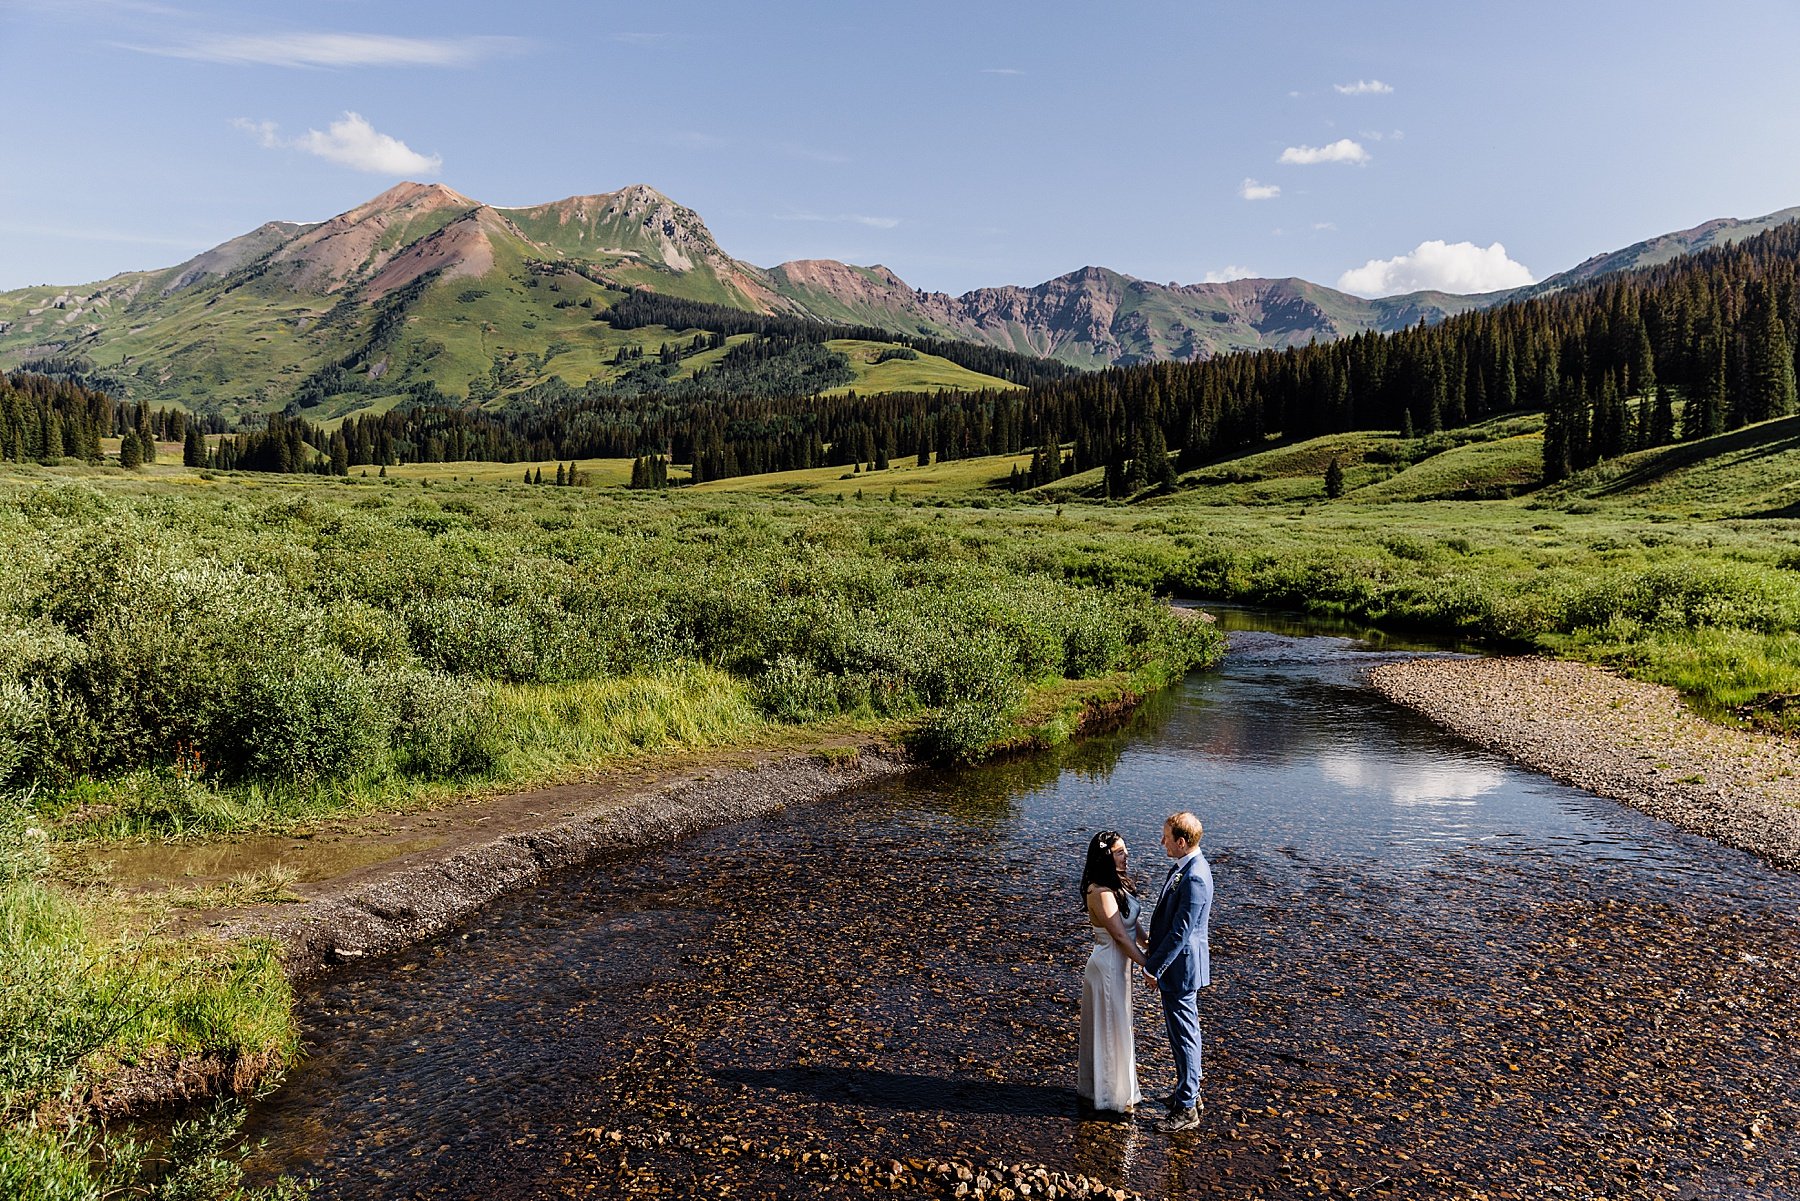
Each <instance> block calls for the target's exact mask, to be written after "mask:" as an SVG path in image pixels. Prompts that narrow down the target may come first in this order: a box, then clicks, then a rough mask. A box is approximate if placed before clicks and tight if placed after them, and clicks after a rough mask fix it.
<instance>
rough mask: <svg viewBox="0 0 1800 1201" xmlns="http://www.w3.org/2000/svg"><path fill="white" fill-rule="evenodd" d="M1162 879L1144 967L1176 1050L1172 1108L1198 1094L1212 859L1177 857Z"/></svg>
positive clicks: (1186, 1105)
mask: <svg viewBox="0 0 1800 1201" xmlns="http://www.w3.org/2000/svg"><path fill="white" fill-rule="evenodd" d="M1171 870H1172V872H1173V874H1171V875H1170V877H1169V880H1168V882H1167V883H1166V884H1164V885H1163V890H1162V895H1161V896H1160V897H1158V898H1157V900H1156V912H1154V913H1152V914H1151V915H1150V949H1149V950H1148V951H1146V952H1144V967H1145V970H1147V971H1148V972H1149V973H1150V974H1151V975H1152V976H1155V977H1156V989H1157V991H1158V992H1159V993H1161V994H1162V1003H1163V1019H1164V1021H1165V1022H1166V1023H1167V1024H1168V1028H1169V1047H1170V1049H1171V1050H1173V1051H1174V1052H1175V1077H1176V1083H1175V1096H1174V1105H1175V1108H1176V1109H1191V1108H1193V1106H1194V1104H1195V1103H1196V1102H1197V1101H1198V1100H1199V1098H1200V1074H1201V1073H1200V1004H1199V997H1198V996H1197V994H1198V992H1199V990H1200V989H1202V988H1205V987H1206V986H1207V985H1209V984H1211V983H1212V960H1211V956H1210V952H1209V950H1208V948H1207V943H1206V936H1207V923H1208V922H1209V921H1210V920H1211V917H1212V899H1213V881H1212V865H1211V864H1209V863H1207V862H1206V856H1205V855H1202V854H1200V853H1199V852H1198V851H1196V852H1194V854H1193V857H1192V858H1190V859H1186V860H1183V861H1181V862H1180V863H1178V864H1177V865H1176V869H1171Z"/></svg>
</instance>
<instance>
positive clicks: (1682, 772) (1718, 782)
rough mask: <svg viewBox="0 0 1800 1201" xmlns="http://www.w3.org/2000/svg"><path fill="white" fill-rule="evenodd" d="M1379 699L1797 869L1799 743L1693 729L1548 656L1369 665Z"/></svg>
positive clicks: (1662, 695) (1631, 688) (1674, 709)
mask: <svg viewBox="0 0 1800 1201" xmlns="http://www.w3.org/2000/svg"><path fill="white" fill-rule="evenodd" d="M1370 682H1371V683H1372V684H1373V685H1374V686H1375V688H1376V690H1377V691H1379V692H1380V693H1381V694H1382V695H1384V696H1386V697H1387V698H1388V699H1390V700H1393V701H1397V702H1398V703H1400V704H1402V705H1406V706H1408V707H1409V708H1412V709H1416V710H1418V711H1419V712H1421V713H1423V714H1425V715H1426V716H1427V717H1430V718H1431V719H1432V720H1434V721H1436V722H1438V723H1439V724H1441V725H1444V726H1447V727H1449V728H1450V729H1451V730H1454V731H1455V732H1456V733H1458V734H1460V735H1462V736H1463V737H1465V738H1468V739H1470V740H1472V741H1474V742H1478V743H1481V744H1482V745H1483V746H1487V747H1491V748H1493V749H1494V750H1497V751H1500V752H1503V753H1504V754H1506V755H1508V756H1510V757H1511V758H1513V759H1516V760H1518V761H1519V762H1520V763H1523V764H1525V765H1526V766H1528V767H1532V768H1535V769H1537V770H1538V771H1541V772H1544V773H1545V774H1547V775H1550V776H1553V777H1555V778H1556V779H1558V780H1562V781H1564V782H1566V783H1569V784H1573V785H1575V786H1577V787H1579V788H1585V789H1587V790H1588V791H1590V792H1594V793H1597V794H1599V795H1600V796H1604V797H1611V798H1612V799H1614V800H1617V801H1623V802H1624V803H1625V804H1627V805H1630V806H1632V807H1633V808H1636V809H1640V810H1642V811H1643V812H1645V813H1648V814H1649V815H1650V816H1652V817H1656V818H1660V819H1662V820H1664V821H1667V822H1671V823H1673V824H1674V825H1677V826H1680V827H1681V828H1683V829H1684V830H1691V831H1693V832H1694V833H1697V834H1703V835H1705V836H1706V837H1708V838H1712V839H1716V840H1717V841H1719V842H1722V843H1724V844H1725V845H1727V846H1731V847H1737V848H1738V849H1740V850H1745V851H1749V852H1751V853H1752V854H1755V855H1759V856H1761V857H1762V858H1764V859H1766V860H1768V861H1769V862H1771V863H1774V864H1776V865H1778V866H1780V867H1784V868H1788V869H1800V744H1796V743H1795V742H1794V741H1792V740H1789V739H1783V738H1780V737H1776V736H1773V735H1768V734H1761V733H1756V732H1753V731H1749V730H1734V729H1729V728H1726V727H1723V726H1719V725H1715V724H1713V723H1712V722H1708V721H1704V720H1702V719H1701V718H1699V717H1697V716H1695V715H1694V714H1693V713H1692V712H1690V711H1689V710H1688V709H1687V708H1686V706H1684V705H1683V704H1682V703H1681V698H1680V697H1679V695H1678V694H1677V693H1676V692H1675V691H1674V690H1673V689H1670V688H1665V687H1663V686H1661V685H1658V684H1645V683H1641V682H1639V681H1636V680H1628V679H1625V678H1623V677H1621V676H1618V675H1614V674H1613V673H1612V672H1609V671H1605V670H1603V669H1601V668H1598V667H1594V666H1592V665H1590V664H1586V663H1567V662H1561V661H1558V660H1551V659H1531V658H1521V659H1414V660H1411V661H1409V662H1406V663H1392V664H1386V665H1384V666H1381V667H1377V668H1375V669H1374V670H1373V671H1372V672H1371V673H1370Z"/></svg>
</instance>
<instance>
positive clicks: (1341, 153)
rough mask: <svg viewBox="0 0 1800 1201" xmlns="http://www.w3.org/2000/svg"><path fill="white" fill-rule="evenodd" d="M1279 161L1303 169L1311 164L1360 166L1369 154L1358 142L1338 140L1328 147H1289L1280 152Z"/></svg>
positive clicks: (1366, 160)
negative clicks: (1349, 164) (1350, 164)
mask: <svg viewBox="0 0 1800 1201" xmlns="http://www.w3.org/2000/svg"><path fill="white" fill-rule="evenodd" d="M1280 161H1281V162H1284V163H1294V164H1297V165H1299V166H1303V167H1305V166H1311V165H1312V164H1313V163H1358V164H1361V163H1366V162H1368V161H1369V152H1368V151H1367V150H1364V149H1363V148H1362V144H1361V143H1360V142H1353V141H1351V140H1350V139H1349V138H1339V139H1338V140H1337V141H1335V142H1333V143H1331V144H1330V145H1329V146H1289V147H1288V148H1287V149H1286V150H1283V151H1282V152H1281V159H1280Z"/></svg>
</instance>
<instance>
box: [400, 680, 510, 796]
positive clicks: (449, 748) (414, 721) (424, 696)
mask: <svg viewBox="0 0 1800 1201" xmlns="http://www.w3.org/2000/svg"><path fill="white" fill-rule="evenodd" d="M376 694H377V696H378V697H379V699H380V702H381V704H382V706H383V708H384V709H386V710H387V711H388V712H390V713H391V714H393V717H394V728H395V732H394V736H393V745H394V766H395V767H396V768H397V769H398V770H400V771H401V772H403V773H405V774H407V775H412V776H423V777H430V778H438V779H450V778H456V777H462V776H475V775H482V774H485V773H486V772H488V771H490V770H492V768H493V766H494V764H495V763H496V762H497V761H498V760H499V757H500V752H501V748H500V739H499V731H498V728H497V723H496V717H495V713H494V706H493V702H492V698H491V697H490V696H489V695H488V693H487V692H486V691H485V690H484V689H481V688H479V687H477V686H475V685H473V684H471V683H469V682H468V681H465V680H451V679H446V678H445V677H443V676H439V675H433V674H432V673H430V672H423V671H413V672H406V673H404V674H397V675H393V676H389V677H387V678H384V679H381V680H378V681H377V685H376Z"/></svg>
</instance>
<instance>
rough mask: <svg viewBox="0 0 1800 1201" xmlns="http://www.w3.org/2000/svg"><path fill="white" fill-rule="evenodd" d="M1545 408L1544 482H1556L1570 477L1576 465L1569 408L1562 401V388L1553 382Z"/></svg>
mask: <svg viewBox="0 0 1800 1201" xmlns="http://www.w3.org/2000/svg"><path fill="white" fill-rule="evenodd" d="M1545 400H1546V405H1545V409H1544V482H1545V483H1546V484H1554V483H1556V482H1557V481H1558V480H1565V479H1568V478H1569V472H1570V470H1571V469H1572V468H1573V467H1574V459H1573V456H1571V455H1570V453H1569V425H1568V415H1567V410H1566V409H1565V408H1564V406H1563V403H1562V396H1561V388H1560V387H1559V386H1558V385H1556V384H1554V383H1553V384H1551V386H1550V393H1549V395H1548V396H1547V397H1546V398H1545Z"/></svg>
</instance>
